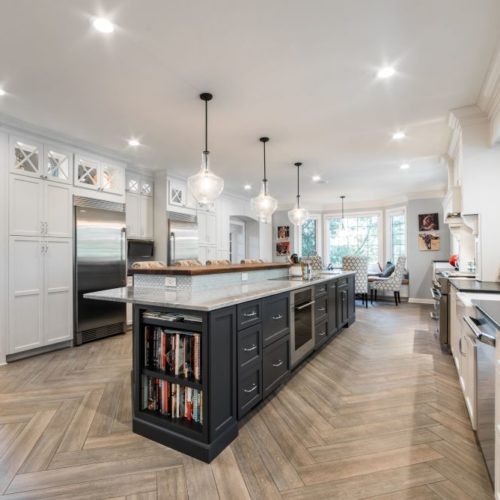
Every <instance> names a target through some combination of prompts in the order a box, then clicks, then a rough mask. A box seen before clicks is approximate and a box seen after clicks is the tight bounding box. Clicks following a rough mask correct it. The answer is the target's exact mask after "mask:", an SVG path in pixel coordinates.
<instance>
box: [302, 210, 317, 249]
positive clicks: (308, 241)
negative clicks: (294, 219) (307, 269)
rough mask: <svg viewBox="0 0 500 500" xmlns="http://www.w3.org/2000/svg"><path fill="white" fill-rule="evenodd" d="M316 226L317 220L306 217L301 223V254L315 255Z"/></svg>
mask: <svg viewBox="0 0 500 500" xmlns="http://www.w3.org/2000/svg"><path fill="white" fill-rule="evenodd" d="M316 228H317V220H316V219H308V220H306V221H305V222H304V224H302V229H301V231H302V249H301V250H302V256H303V257H306V256H309V255H316V253H317V251H318V250H317V242H316Z"/></svg>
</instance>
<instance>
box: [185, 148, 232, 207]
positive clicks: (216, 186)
mask: <svg viewBox="0 0 500 500" xmlns="http://www.w3.org/2000/svg"><path fill="white" fill-rule="evenodd" d="M208 154H209V153H208V151H204V152H203V153H202V156H201V168H200V171H199V172H198V173H197V174H195V175H192V176H191V177H189V178H188V188H189V190H190V192H191V194H192V195H193V196H194V198H195V200H196V201H197V202H198V203H199V204H200V205H202V206H205V207H209V206H211V205H213V203H214V201H215V200H216V199H217V198H218V197H219V196H220V195H221V193H222V191H223V189H224V179H222V177H219V176H218V175H215V174H214V173H213V172H212V171H211V170H210V166H209V161H208Z"/></svg>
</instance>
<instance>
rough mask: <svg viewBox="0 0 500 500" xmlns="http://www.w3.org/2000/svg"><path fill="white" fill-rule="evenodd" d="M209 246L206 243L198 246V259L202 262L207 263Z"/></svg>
mask: <svg viewBox="0 0 500 500" xmlns="http://www.w3.org/2000/svg"><path fill="white" fill-rule="evenodd" d="M207 253H208V252H207V246H206V245H200V246H199V247H198V260H199V261H200V262H201V263H202V264H205V262H206V261H207V258H208V257H207Z"/></svg>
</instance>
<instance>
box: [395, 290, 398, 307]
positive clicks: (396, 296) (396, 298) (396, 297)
mask: <svg viewBox="0 0 500 500" xmlns="http://www.w3.org/2000/svg"><path fill="white" fill-rule="evenodd" d="M394 302H395V304H396V305H398V292H394Z"/></svg>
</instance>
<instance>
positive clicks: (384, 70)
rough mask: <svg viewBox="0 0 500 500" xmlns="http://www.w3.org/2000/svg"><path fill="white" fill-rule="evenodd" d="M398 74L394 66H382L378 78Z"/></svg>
mask: <svg viewBox="0 0 500 500" xmlns="http://www.w3.org/2000/svg"><path fill="white" fill-rule="evenodd" d="M395 74H396V70H395V69H394V68H393V67H392V66H385V67H383V68H380V69H379V71H378V73H377V78H390V77H391V76H394V75H395Z"/></svg>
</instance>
